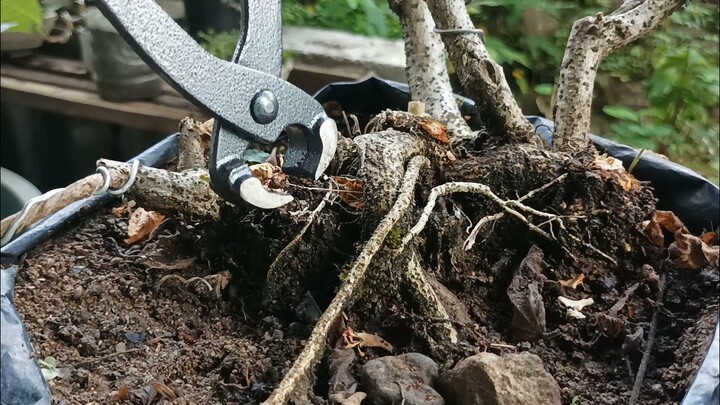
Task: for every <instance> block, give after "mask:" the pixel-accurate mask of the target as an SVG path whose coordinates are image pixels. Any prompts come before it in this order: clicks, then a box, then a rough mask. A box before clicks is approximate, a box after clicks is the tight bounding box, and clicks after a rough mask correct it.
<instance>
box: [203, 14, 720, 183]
mask: <svg viewBox="0 0 720 405" xmlns="http://www.w3.org/2000/svg"><path fill="white" fill-rule="evenodd" d="M619 3H620V1H618V0H546V1H543V2H528V1H526V0H473V1H471V2H470V3H469V4H468V11H469V12H470V14H471V17H472V18H473V21H474V23H475V25H476V27H478V28H482V29H483V30H484V31H485V38H486V41H487V46H488V49H489V51H490V53H491V54H492V56H493V57H494V58H495V60H496V61H497V62H499V63H500V64H502V65H503V66H504V68H505V69H506V72H507V73H508V74H507V77H508V80H509V81H510V84H511V86H512V87H513V90H514V92H515V94H516V96H517V98H518V100H519V102H520V104H521V106H522V108H523V110H524V111H525V112H526V113H527V114H543V115H545V116H549V115H550V111H549V110H550V108H549V106H550V104H551V103H550V100H551V96H552V93H553V85H554V82H555V78H556V77H557V73H558V67H559V66H560V63H561V60H562V56H563V50H564V47H565V43H566V41H567V37H568V34H569V32H570V28H571V26H572V23H573V22H574V21H575V20H576V19H578V18H581V17H584V16H589V15H594V14H595V13H597V12H600V11H602V12H605V13H609V12H610V10H613V9H615V8H616V7H617V6H618V4H619ZM282 4H283V22H284V24H286V25H295V26H309V27H316V28H328V29H336V30H342V31H348V32H353V33H357V34H362V35H368V36H378V37H385V38H401V37H402V27H401V26H400V23H399V21H398V19H397V17H396V16H395V15H394V14H393V13H392V12H391V11H390V9H389V7H388V5H387V2H386V1H385V0H283V2H282ZM719 31H720V19H719V18H718V8H717V6H715V5H708V4H702V3H698V2H693V3H690V4H688V5H687V6H686V8H685V9H684V10H683V11H681V12H677V13H675V14H674V15H673V16H672V17H671V19H670V21H667V22H666V23H665V24H663V26H662V27H660V28H659V29H657V30H655V31H654V32H652V33H651V34H650V35H649V36H647V37H646V38H644V39H642V40H640V41H638V42H637V43H635V44H632V45H630V46H628V47H625V48H622V49H620V50H618V51H616V52H615V53H614V54H612V55H610V56H609V57H608V58H607V59H606V60H605V61H604V63H603V64H602V66H601V67H600V71H599V74H598V78H597V82H596V99H595V101H594V105H593V108H594V116H593V123H592V130H593V132H595V133H597V134H599V135H602V136H604V137H607V138H611V139H615V140H617V141H619V142H622V143H625V144H629V145H632V146H635V147H637V148H643V149H647V150H652V151H655V152H657V153H660V154H663V155H665V156H667V157H668V158H670V159H672V160H673V161H676V162H678V163H681V164H684V165H686V166H688V167H690V168H692V169H694V170H695V171H697V172H699V173H700V174H702V175H703V176H705V177H707V178H708V179H710V180H711V181H713V182H714V183H715V184H718V170H719V167H718V166H719V160H718V159H719V157H718V142H719V136H720V127H719V124H718V120H719V110H718V98H719V92H720V71H719V70H718V69H719V61H718V58H719V56H720V52H719V47H718V32H719ZM202 38H203V39H204V41H205V46H206V47H207V49H208V50H210V51H211V52H213V53H214V54H216V55H218V56H220V57H223V58H229V57H230V56H231V55H232V51H233V49H234V46H235V41H236V39H237V33H236V32H231V33H212V32H209V33H204V34H203V35H202ZM450 70H451V72H452V67H451V66H450ZM549 118H552V117H549Z"/></svg>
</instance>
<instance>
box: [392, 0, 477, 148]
mask: <svg viewBox="0 0 720 405" xmlns="http://www.w3.org/2000/svg"><path fill="white" fill-rule="evenodd" d="M389 3H390V6H391V7H392V9H393V11H394V12H395V14H397V15H398V16H399V17H400V20H401V21H402V24H403V33H404V37H405V58H406V62H405V65H406V67H405V71H406V75H407V81H408V86H409V87H410V96H411V98H412V99H413V100H417V101H422V102H424V103H425V111H426V112H427V113H428V114H430V115H431V116H432V117H433V118H435V119H437V120H440V121H443V122H444V123H445V124H446V125H447V127H448V130H449V132H450V135H451V137H452V138H454V139H458V140H464V139H473V138H475V133H474V132H473V131H472V130H470V127H469V126H468V125H467V123H466V122H465V120H464V119H463V117H462V114H460V108H459V107H458V104H457V101H456V99H455V96H454V94H453V91H452V87H451V86H450V77H449V76H448V71H447V65H446V63H445V60H446V59H445V47H444V46H443V43H442V39H441V38H440V34H436V33H434V32H433V28H434V27H435V23H434V22H433V19H432V16H431V15H430V10H429V9H428V7H427V4H425V1H424V0H402V1H399V0H391V1H390V2H389Z"/></svg>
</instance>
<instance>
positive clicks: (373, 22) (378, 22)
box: [362, 0, 388, 37]
mask: <svg viewBox="0 0 720 405" xmlns="http://www.w3.org/2000/svg"><path fill="white" fill-rule="evenodd" d="M362 8H363V11H364V12H365V16H367V21H368V23H370V26H371V27H373V28H374V34H375V35H378V36H381V37H385V36H387V32H388V28H387V24H386V23H385V16H384V15H383V14H382V11H381V10H380V7H378V5H377V4H375V1H373V0H362Z"/></svg>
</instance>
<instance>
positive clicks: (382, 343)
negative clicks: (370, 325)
mask: <svg viewBox="0 0 720 405" xmlns="http://www.w3.org/2000/svg"><path fill="white" fill-rule="evenodd" d="M355 336H357V337H359V338H360V339H362V343H360V346H362V347H379V348H381V349H385V350H387V351H389V352H392V351H393V347H392V345H391V344H390V343H388V342H387V340H385V339H383V338H381V337H380V336H377V335H373V334H372V333H364V332H357V333H355Z"/></svg>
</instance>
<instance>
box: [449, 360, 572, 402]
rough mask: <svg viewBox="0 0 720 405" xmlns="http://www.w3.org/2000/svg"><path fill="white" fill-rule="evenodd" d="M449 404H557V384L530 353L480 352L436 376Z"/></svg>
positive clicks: (558, 397) (539, 361)
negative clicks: (499, 353) (438, 376)
mask: <svg viewBox="0 0 720 405" xmlns="http://www.w3.org/2000/svg"><path fill="white" fill-rule="evenodd" d="M439 388H440V391H441V392H442V393H443V394H444V396H445V398H446V399H447V400H448V402H449V403H452V404H474V405H485V404H503V405H521V404H544V405H545V404H547V405H555V404H557V405H560V386H559V385H558V383H557V381H555V379H554V378H553V376H552V375H550V373H548V372H547V371H546V370H545V368H544V367H543V363H542V360H540V357H538V356H537V355H534V354H530V353H513V354H506V355H503V356H498V355H496V354H493V353H481V354H478V355H475V356H471V357H468V358H466V359H464V360H462V361H460V362H459V363H458V364H457V365H456V366H455V368H453V369H452V370H449V371H446V372H445V373H443V375H442V376H441V377H440V387H439Z"/></svg>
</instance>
